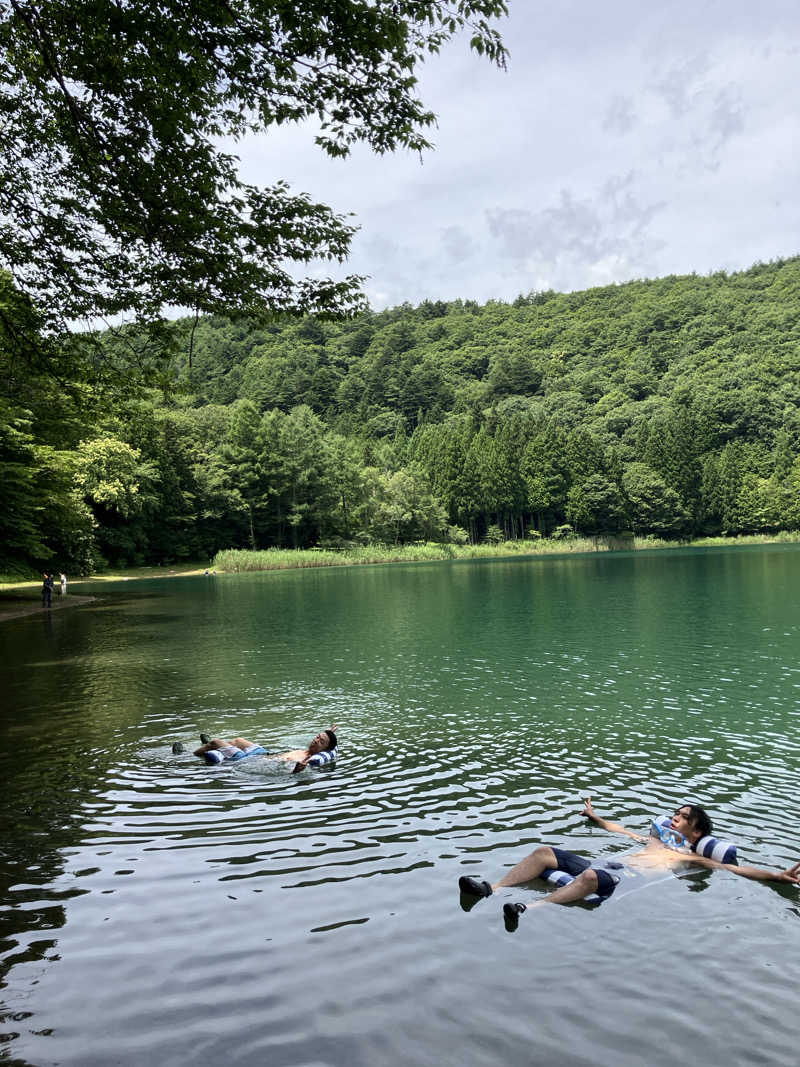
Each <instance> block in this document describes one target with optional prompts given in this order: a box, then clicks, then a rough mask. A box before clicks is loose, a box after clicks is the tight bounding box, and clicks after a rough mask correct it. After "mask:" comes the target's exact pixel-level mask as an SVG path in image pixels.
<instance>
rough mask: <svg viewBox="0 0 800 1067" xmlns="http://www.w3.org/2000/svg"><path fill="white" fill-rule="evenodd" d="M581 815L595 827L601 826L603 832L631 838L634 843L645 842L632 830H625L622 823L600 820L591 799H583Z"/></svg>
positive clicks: (644, 839) (643, 838)
mask: <svg viewBox="0 0 800 1067" xmlns="http://www.w3.org/2000/svg"><path fill="white" fill-rule="evenodd" d="M581 815H585V816H586V818H587V819H591V820H592V822H593V823H595V824H596V825H597V826H602V828H603V829H604V830H611V831H612V832H613V833H615V834H625V836H626V837H632V838H633V840H634V841H646V840H647V838H646V837H642V835H641V834H635V833H634V832H633V830H626V829H625V827H624V826H623V825H622V823H618V822H610V821H609V820H608V819H603V818H601V817H600V816H599V815H598V814H597V812H596V811H595V810H594V808H593V807H592V798H591V797H584V800H583V811H582V812H581Z"/></svg>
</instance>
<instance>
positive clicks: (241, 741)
mask: <svg viewBox="0 0 800 1067" xmlns="http://www.w3.org/2000/svg"><path fill="white" fill-rule="evenodd" d="M228 744H229V745H233V746H234V748H240V749H242V751H244V750H245V749H246V748H252V747H253V745H254V744H255V741H248V740H247V738H246V737H234V739H233V741H229V742H228Z"/></svg>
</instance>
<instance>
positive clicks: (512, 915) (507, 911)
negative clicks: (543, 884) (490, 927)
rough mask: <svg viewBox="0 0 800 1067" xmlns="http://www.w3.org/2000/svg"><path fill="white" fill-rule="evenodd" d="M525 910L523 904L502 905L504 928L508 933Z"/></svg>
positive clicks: (513, 928) (517, 922)
mask: <svg viewBox="0 0 800 1067" xmlns="http://www.w3.org/2000/svg"><path fill="white" fill-rule="evenodd" d="M525 910H526V909H525V905H524V904H504V905H503V919H504V920H505V924H506V930H508V932H509V933H510V934H513V933H514V931H515V930H516V928H517V927H518V926H519V917H520V915H522V913H523V911H525Z"/></svg>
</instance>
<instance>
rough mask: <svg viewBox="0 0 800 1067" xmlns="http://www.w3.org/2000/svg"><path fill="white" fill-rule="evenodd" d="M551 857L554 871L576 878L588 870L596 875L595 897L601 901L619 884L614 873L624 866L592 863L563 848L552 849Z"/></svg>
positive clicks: (613, 861) (614, 861)
mask: <svg viewBox="0 0 800 1067" xmlns="http://www.w3.org/2000/svg"><path fill="white" fill-rule="evenodd" d="M553 855H554V856H555V858H556V870H559V871H565V872H566V873H567V874H571V875H572V877H573V878H577V877H578V875H579V874H582V873H583V872H584V871H588V870H589V868H590V867H591V869H592V870H593V871H594V873H595V874H596V875H597V895H598V896H599V897H600V899H601V900H608V898H609V897H610V896H611V894H612V893H613V892H614V890H615V889H616V888H617V884H618V882H619V875H618V874H615V873H614V872H615V871H619V870H621V869H622V867H623V866H624V864H622V863H618V862H617V861H616V860H601V861H600V862H599V863H592V861H591V860H587V859H586V857H585V856H578V855H576V853H574V852H568V851H567V850H566V849H565V848H554V849H553Z"/></svg>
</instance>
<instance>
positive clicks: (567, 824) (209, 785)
mask: <svg viewBox="0 0 800 1067" xmlns="http://www.w3.org/2000/svg"><path fill="white" fill-rule="evenodd" d="M72 588H75V589H76V591H79V592H86V591H92V592H96V593H97V594H98V597H99V599H98V600H97V601H96V602H95V603H94V604H92V605H90V606H88V607H83V608H75V609H72V610H65V611H59V612H54V613H53V615H52V618H45V617H43V616H35V617H30V618H27V619H22V620H16V621H11V622H6V623H3V624H1V625H0V653H2V666H1V667H0V689H1V690H2V694H3V709H2V715H1V716H0V742H1V744H0V775H2V783H3V797H4V816H5V828H4V832H3V838H2V848H3V859H4V862H3V870H2V875H0V877H1V878H2V882H1V883H0V902H1V903H2V913H0V921H1V922H2V929H1V930H0V938H1V940H0V948H1V949H2V967H3V971H2V974H3V977H4V987H3V989H2V998H3V1001H2V1003H3V1011H2V1025H0V1031H1V1032H2V1035H3V1038H2V1040H3V1044H2V1045H0V1048H2V1049H4V1050H5V1051H4V1054H5V1056H6V1057H7V1062H8V1063H13V1064H18V1065H23V1064H24V1065H36V1067H46V1065H51V1064H59V1065H61V1067H94V1065H97V1067H101V1065H102V1067H107V1065H109V1064H120V1065H125V1067H128V1065H140V1064H146V1065H148V1067H150V1065H152V1067H168V1065H184V1064H185V1065H189V1064H215V1065H216V1064H236V1065H238V1064H242V1065H256V1064H258V1065H262V1064H265V1063H266V1064H270V1065H271V1067H283V1065H287V1067H288V1065H292V1067H297V1065H306V1064H307V1065H336V1067H340V1065H341V1067H345V1065H347V1067H352V1065H355V1067H361V1065H363V1067H397V1065H401V1064H403V1065H406V1064H409V1065H427V1064H430V1065H434V1064H437V1065H439V1064H444V1065H448V1067H449V1065H453V1067H456V1065H458V1067H462V1065H466V1067H473V1065H475V1067H479V1065H487V1067H489V1065H491V1067H495V1065H497V1064H503V1065H511V1067H516V1065H527V1064H531V1063H557V1064H559V1065H573V1064H575V1065H589V1064H591V1065H597V1064H601V1065H605V1064H609V1065H612V1064H613V1065H614V1067H618V1065H631V1067H634V1065H636V1067H640V1065H642V1064H647V1065H648V1067H650V1065H655V1067H658V1065H662V1064H664V1065H667V1064H677V1063H681V1064H683V1063H705V1064H712V1065H716V1064H720V1065H722V1064H724V1065H726V1067H729V1065H732V1064H745V1063H747V1064H771V1065H774V1064H787V1065H788V1064H795V1063H796V1062H797V1058H798V1048H799V1047H800V1022H799V1021H798V1011H797V991H798V988H800V951H799V950H800V890H798V889H797V888H793V887H787V886H777V887H776V886H774V885H769V884H762V883H756V882H751V881H747V880H745V879H743V878H740V877H737V876H735V875H732V874H729V873H727V872H724V871H723V872H720V871H716V872H713V873H709V872H705V873H702V874H699V875H694V876H689V877H676V876H675V875H674V874H665V875H664V876H663V877H659V878H656V879H653V880H651V881H648V882H647V883H646V884H644V885H643V886H642V887H640V888H637V889H636V890H635V891H633V892H629V893H628V894H627V895H624V896H620V897H618V898H617V897H612V899H611V900H610V901H608V902H607V903H605V904H603V905H602V906H601V907H599V908H592V907H589V906H587V905H585V904H583V905H576V906H568V907H549V908H537V909H534V910H533V911H530V912H528V913H527V914H525V915H523V916H522V917H521V922H520V925H519V929H518V930H517V931H516V932H515V933H509V932H507V931H506V930H505V928H504V924H503V917H502V912H501V907H502V904H503V903H504V902H505V901H506V900H527V901H531V900H534V899H537V898H539V897H540V896H541V894H542V893H543V892H544V888H543V886H542V885H541V883H533V884H532V885H531V886H530V887H527V888H523V889H515V890H506V891H503V892H501V893H499V894H497V895H495V896H494V897H492V898H490V899H489V900H484V901H480V902H479V903H478V904H476V906H475V907H474V908H473V909H472V910H471V911H469V912H465V911H464V910H462V908H461V906H460V902H459V894H458V890H457V881H458V877H459V875H461V874H464V873H474V874H479V875H482V876H487V877H489V878H491V879H492V880H495V879H497V878H498V877H500V875H501V874H502V872H503V870H504V869H505V868H507V867H509V866H511V865H512V864H514V863H515V862H516V861H517V860H518V859H520V858H521V857H522V856H524V855H525V854H526V853H527V852H528V851H530V850H531V849H532V848H533V847H534V846H535V845H536V844H538V843H540V842H541V843H546V844H554V845H562V846H564V847H567V848H571V849H574V850H577V851H580V852H583V853H585V854H587V855H591V856H599V855H604V856H609V855H612V854H617V855H621V854H623V853H624V852H625V851H626V850H627V847H628V845H629V844H630V842H629V841H627V839H625V838H622V837H615V836H613V835H611V834H608V833H605V832H603V831H601V830H599V829H595V828H590V827H589V826H588V824H587V823H586V822H585V820H583V819H582V818H581V817H580V814H579V812H580V808H581V803H580V798H581V796H582V795H586V794H591V796H592V797H593V798H594V803H595V807H596V808H597V810H598V811H599V812H601V813H603V814H606V815H608V816H610V817H614V818H618V819H620V820H621V821H623V822H625V823H626V824H627V825H629V826H630V827H631V828H632V829H636V830H646V825H647V817H648V815H650V814H659V813H663V812H667V811H671V810H672V808H673V806H674V805H675V804H676V803H679V802H681V801H686V800H696V801H698V802H699V803H702V804H704V805H705V806H707V807H708V809H709V810H710V812H711V813H712V815H713V816H714V817H715V821H716V824H717V829H718V832H719V833H720V835H721V836H725V837H728V838H731V839H733V840H734V841H735V842H736V843H737V844H738V846H739V852H740V859H742V860H745V861H746V862H750V863H754V864H757V865H761V866H780V867H787V866H788V865H789V864H790V863H792V862H794V861H796V860H797V859H800V834H799V833H798V786H800V739H799V738H798V727H800V660H799V658H798V650H799V649H800V549H798V548H797V547H794V546H776V547H765V548H757V549H734V550H724V549H722V550H714V551H698V550H695V551H683V550H678V551H672V552H661V553H655V552H654V553H637V554H626V553H622V554H618V555H611V554H597V555H590V556H581V557H564V558H549V559H520V560H512V561H509V562H480V563H449V564H448V563H442V564H424V565H408V566H406V565H392V566H384V567H370V568H342V569H331V570H314V571H292V572H277V573H267V574H257V575H246V576H234V575H231V576H219V577H208V578H206V577H198V578H185V579H172V580H170V579H166V580H162V581H152V582H136V583H134V582H129V583H115V584H113V585H109V584H103V585H98V586H97V587H89V586H80V587H78V586H74V587H72ZM333 721H335V722H337V723H338V724H339V736H340V747H341V752H342V756H341V759H340V760H339V761H338V763H336V764H335V765H334V766H333V768H332V769H330V768H328V769H325V770H323V771H316V772H313V771H307V772H304V773H303V774H301V775H299V776H292V775H291V774H290V773H288V768H287V767H286V766H285V765H279V764H276V763H274V762H270V761H263V760H256V759H253V760H251V761H249V762H248V761H245V762H244V763H242V764H240V765H238V766H236V765H229V766H227V767H225V766H223V767H221V768H218V769H217V768H208V767H206V766H205V765H204V764H201V763H200V761H199V760H196V759H195V758H194V757H193V756H192V755H191V754H189V753H188V752H187V754H186V755H179V756H174V755H172V752H171V745H172V743H173V741H176V740H180V741H183V742H184V743H185V744H186V745H187V749H188V750H189V751H190V748H191V747H194V746H195V745H196V744H197V743H198V741H197V735H198V734H199V732H200V731H201V730H204V731H207V732H209V733H212V734H214V735H217V736H222V737H226V736H231V735H235V734H241V735H243V736H245V737H249V738H253V739H255V740H257V741H260V742H262V743H263V744H264V745H266V746H267V747H271V748H273V749H275V748H278V749H279V748H281V747H283V746H285V747H290V746H292V747H293V746H295V745H297V744H300V743H305V742H306V741H307V740H308V739H309V738H310V737H312V736H313V735H314V734H315V733H316V732H317V730H318V729H319V728H321V727H325V726H328V725H330V723H331V722H333ZM2 1057H3V1053H0V1059H2Z"/></svg>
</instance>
